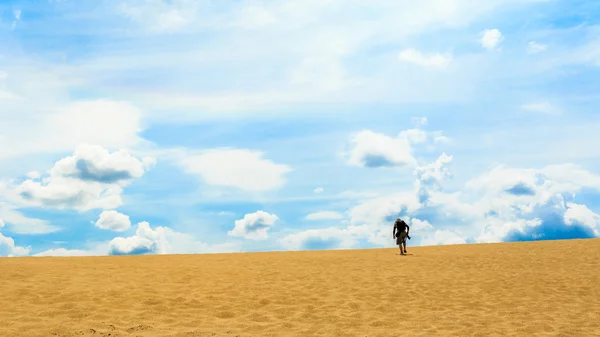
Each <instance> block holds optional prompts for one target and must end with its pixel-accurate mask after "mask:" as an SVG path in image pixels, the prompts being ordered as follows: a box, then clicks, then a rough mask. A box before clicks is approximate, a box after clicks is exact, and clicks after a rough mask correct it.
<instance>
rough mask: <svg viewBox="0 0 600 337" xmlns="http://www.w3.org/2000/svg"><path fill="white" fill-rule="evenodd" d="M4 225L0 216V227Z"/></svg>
mask: <svg viewBox="0 0 600 337" xmlns="http://www.w3.org/2000/svg"><path fill="white" fill-rule="evenodd" d="M2 227H4V220H2V218H0V228H2Z"/></svg>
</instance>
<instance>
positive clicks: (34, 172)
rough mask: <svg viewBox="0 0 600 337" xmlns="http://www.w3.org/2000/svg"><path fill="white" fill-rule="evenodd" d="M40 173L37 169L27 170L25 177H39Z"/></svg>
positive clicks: (34, 178)
mask: <svg viewBox="0 0 600 337" xmlns="http://www.w3.org/2000/svg"><path fill="white" fill-rule="evenodd" d="M41 176H42V175H41V174H40V173H39V172H37V171H31V172H27V178H29V179H31V180H36V179H39V178H40V177H41Z"/></svg>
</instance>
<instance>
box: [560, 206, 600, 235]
mask: <svg viewBox="0 0 600 337" xmlns="http://www.w3.org/2000/svg"><path fill="white" fill-rule="evenodd" d="M564 219H565V223H566V224H567V225H573V224H581V225H584V226H588V227H590V228H592V229H594V230H596V229H599V230H600V215H598V214H596V213H594V212H593V211H592V210H590V209H589V208H588V207H587V206H586V205H578V204H575V203H572V202H569V203H567V210H566V212H565V214H564ZM596 235H600V234H596Z"/></svg>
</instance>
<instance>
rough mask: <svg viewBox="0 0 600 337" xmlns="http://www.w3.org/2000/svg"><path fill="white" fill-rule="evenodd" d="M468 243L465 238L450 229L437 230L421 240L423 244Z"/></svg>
mask: <svg viewBox="0 0 600 337" xmlns="http://www.w3.org/2000/svg"><path fill="white" fill-rule="evenodd" d="M466 243H467V242H466V241H465V239H463V238H462V237H460V236H459V235H458V234H456V233H454V232H452V231H449V230H436V231H435V232H434V233H433V234H432V235H430V236H428V237H426V238H424V239H423V240H422V241H421V245H422V246H437V245H459V244H466Z"/></svg>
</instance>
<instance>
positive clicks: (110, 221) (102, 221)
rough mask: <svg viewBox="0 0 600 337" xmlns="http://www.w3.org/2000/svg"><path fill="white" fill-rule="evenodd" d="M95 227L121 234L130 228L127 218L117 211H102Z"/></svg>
mask: <svg viewBox="0 0 600 337" xmlns="http://www.w3.org/2000/svg"><path fill="white" fill-rule="evenodd" d="M95 225H96V227H98V228H101V229H106V230H112V231H115V232H123V231H125V230H127V229H129V227H130V226H131V221H130V220H129V216H127V215H125V214H123V213H119V212H117V211H104V212H102V213H101V214H100V216H99V217H98V221H96V224H95Z"/></svg>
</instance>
